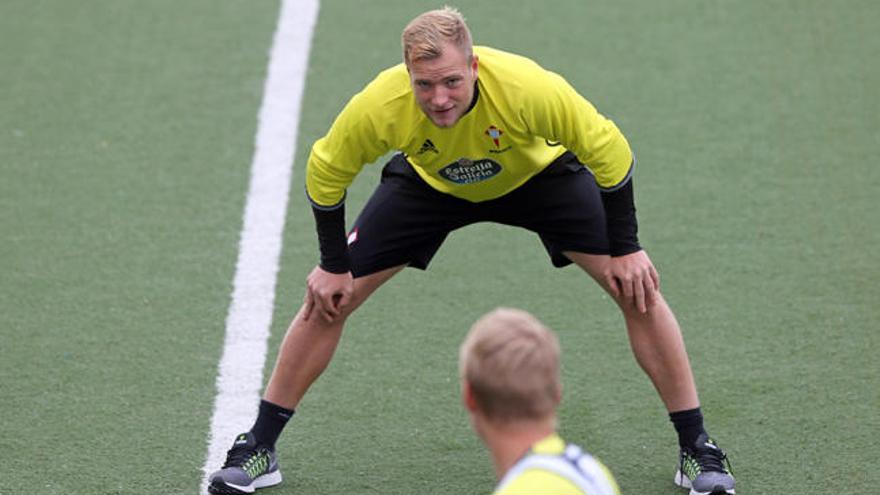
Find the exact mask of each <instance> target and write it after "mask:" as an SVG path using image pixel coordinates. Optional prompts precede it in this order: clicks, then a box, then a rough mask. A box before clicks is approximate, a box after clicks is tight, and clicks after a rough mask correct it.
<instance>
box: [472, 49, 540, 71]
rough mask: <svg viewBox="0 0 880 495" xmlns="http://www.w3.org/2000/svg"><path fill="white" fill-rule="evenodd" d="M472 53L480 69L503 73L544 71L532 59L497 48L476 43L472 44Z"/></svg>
mask: <svg viewBox="0 0 880 495" xmlns="http://www.w3.org/2000/svg"><path fill="white" fill-rule="evenodd" d="M474 54H476V55H477V57H479V60H480V68H481V69H483V68H485V69H487V70H490V71H503V72H505V73H511V72H512V73H522V72H523V71H525V72H526V73H528V72H532V71H535V72H545V69H544V68H543V67H541V66H540V65H539V64H538V63H537V62H535V61H534V60H532V59H530V58H528V57H526V56H523V55H519V54H516V53H512V52H507V51H504V50H499V49H498V48H493V47H489V46H480V45H476V46H474Z"/></svg>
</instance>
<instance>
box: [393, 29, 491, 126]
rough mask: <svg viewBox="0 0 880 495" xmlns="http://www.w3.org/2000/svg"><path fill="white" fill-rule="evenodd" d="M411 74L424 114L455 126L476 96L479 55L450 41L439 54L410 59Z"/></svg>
mask: <svg viewBox="0 0 880 495" xmlns="http://www.w3.org/2000/svg"><path fill="white" fill-rule="evenodd" d="M409 78H410V83H411V84H412V88H413V92H414V93H415V95H416V102H418V104H419V107H420V108H421V109H422V111H423V112H425V115H427V116H428V118H429V119H431V121H432V122H434V124H435V125H436V126H437V127H452V126H453V125H455V123H456V122H458V119H460V118H461V116H462V115H464V114H465V112H467V109H468V107H470V105H471V100H473V98H474V82H476V80H477V57H476V55H474V56H473V57H472V58H471V59H469V57H468V55H467V54H466V53H464V52H462V51H461V50H460V49H458V47H456V46H455V45H452V44H449V43H447V44H446V45H445V47H444V49H443V54H442V55H440V56H439V57H437V58H435V59H432V60H419V61H415V62H412V63H410V64H409Z"/></svg>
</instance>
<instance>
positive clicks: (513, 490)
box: [493, 468, 584, 495]
mask: <svg viewBox="0 0 880 495" xmlns="http://www.w3.org/2000/svg"><path fill="white" fill-rule="evenodd" d="M535 493H541V494H544V495H584V492H583V491H581V489H580V488H578V486H577V485H576V484H574V483H573V482H571V481H570V480H568V479H566V478H564V477H563V476H560V475H558V474H556V473H553V472H551V471H548V470H545V469H540V468H532V469H526V470H525V471H523V472H521V473H519V475H517V476H516V477H515V478H513V479H512V480H510V481H508V482H507V483H505V484H504V486H502V487H500V488H499V489H498V490H497V491H496V492H495V493H494V494H493V495H530V494H535Z"/></svg>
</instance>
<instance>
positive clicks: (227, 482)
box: [208, 432, 281, 495]
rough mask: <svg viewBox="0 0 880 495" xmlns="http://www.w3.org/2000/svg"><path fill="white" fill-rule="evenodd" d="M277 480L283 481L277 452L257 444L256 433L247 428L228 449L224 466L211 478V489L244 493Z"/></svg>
mask: <svg viewBox="0 0 880 495" xmlns="http://www.w3.org/2000/svg"><path fill="white" fill-rule="evenodd" d="M278 483H281V471H279V470H278V461H277V460H276V459H275V452H273V451H272V450H271V449H269V448H268V447H265V446H263V445H257V440H256V439H255V438H254V435H253V433H251V432H247V433H242V434H241V435H239V436H237V437H236V438H235V442H234V443H233V444H232V448H231V449H229V452H227V453H226V463H225V464H223V469H221V470H219V471H215V472H214V473H213V474H211V476H210V477H209V478H208V491H209V492H211V493H213V494H214V495H241V494H243V493H254V491H256V489H257V488H266V487H267V486H275V485H277V484H278Z"/></svg>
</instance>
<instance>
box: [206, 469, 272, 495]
mask: <svg viewBox="0 0 880 495" xmlns="http://www.w3.org/2000/svg"><path fill="white" fill-rule="evenodd" d="M281 481H282V479H281V471H274V472H271V473H266V474H264V475H262V476H258V477H257V479H255V480H254V482H253V483H251V484H250V485H248V486H239V485H232V484H228V483H224V482H222V481H215V482H212V483H211V484H210V485H208V492H209V493H211V494H213V495H250V494H251V493H254V492H255V491H257V490H258V489H260V488H267V487H270V486H275V485H277V484H279V483H281Z"/></svg>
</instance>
